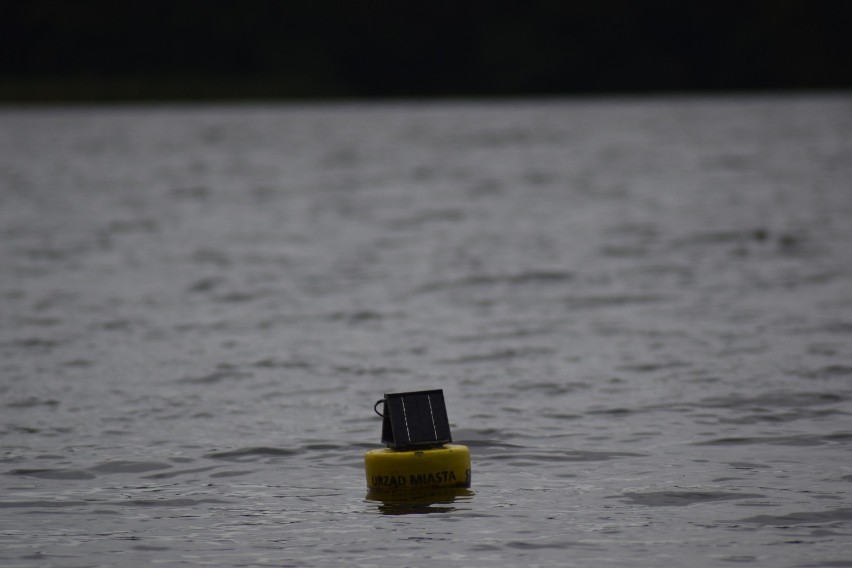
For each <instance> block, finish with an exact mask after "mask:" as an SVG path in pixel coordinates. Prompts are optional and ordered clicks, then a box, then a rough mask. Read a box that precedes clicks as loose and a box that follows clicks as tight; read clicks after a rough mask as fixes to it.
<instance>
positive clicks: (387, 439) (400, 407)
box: [382, 389, 453, 450]
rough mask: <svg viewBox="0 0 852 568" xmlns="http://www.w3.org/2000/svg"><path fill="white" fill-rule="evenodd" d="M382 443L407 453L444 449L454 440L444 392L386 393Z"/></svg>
mask: <svg viewBox="0 0 852 568" xmlns="http://www.w3.org/2000/svg"><path fill="white" fill-rule="evenodd" d="M383 402H384V406H383V412H382V416H383V417H384V421H383V422H382V442H383V443H384V444H387V445H388V446H389V447H391V448H394V449H397V450H404V449H414V448H429V447H434V446H441V445H443V444H446V443H449V442H452V441H453V438H452V436H451V435H450V422H449V419H448V418H447V407H446V404H445V403H444V391H442V390H440V389H438V390H428V391H418V392H402V393H390V394H385V398H384V401H383Z"/></svg>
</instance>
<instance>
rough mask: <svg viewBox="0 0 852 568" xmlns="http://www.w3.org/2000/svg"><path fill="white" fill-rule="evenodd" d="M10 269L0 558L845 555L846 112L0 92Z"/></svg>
mask: <svg viewBox="0 0 852 568" xmlns="http://www.w3.org/2000/svg"><path fill="white" fill-rule="evenodd" d="M0 263H2V267H3V268H2V270H0V401H2V402H0V417H2V418H0V564H2V565H4V566H16V567H26V566H39V567H43V566H61V567H63V568H67V567H89V566H114V565H116V564H120V565H122V566H149V565H152V564H155V563H160V564H166V565H169V566H190V565H191V566H196V565H202V564H205V565H219V566H308V567H313V566H424V567H425V566H438V565H440V566H460V567H461V566H468V567H470V566H473V567H485V566H599V567H618V566H630V567H633V568H635V567H636V566H648V567H652V566H653V567H658V566H684V565H687V564H688V565H690V566H732V565H742V564H746V565H749V564H751V565H756V566H776V567H802V568H803V567H814V566H821V567H825V566H833V567H848V566H852V560H850V559H852V495H850V491H852V405H850V401H852V96H850V95H849V94H848V93H834V94H832V93H826V94H819V93H814V94H774V95H771V94H767V95H751V96H733V95H728V96H723V95H719V96H703V97H699V96H692V97H690V96H670V97H664V96H659V97H646V98H598V99H595V98H580V99H564V100H560V99H553V100H534V99H530V100H494V101H477V100H469V101H466V100H448V101H440V102H417V101H412V102H393V101H390V102H381V103H322V104H321V103H316V104H280V105H279V104H233V105H216V104H208V105H186V106H180V105H174V106H168V105H161V106H145V105H137V106H133V105H128V106H121V105H118V106H78V107H8V106H7V107H3V108H2V109H0ZM424 389H443V391H444V395H445V398H446V401H447V410H448V414H449V419H450V425H451V428H452V435H453V439H454V441H455V442H457V443H461V444H465V445H467V446H469V447H470V450H471V455H472V462H473V467H472V468H473V484H472V487H471V492H470V493H467V494H460V495H452V496H448V497H446V498H441V499H434V500H433V501H434V502H432V501H430V500H428V499H421V500H418V501H416V502H404V501H403V502H395V501H382V500H375V499H372V498H370V499H368V498H367V497H368V496H367V491H366V481H365V475H364V461H363V460H364V458H363V456H364V452H365V451H367V450H369V449H373V448H378V447H381V419H380V418H378V417H377V416H376V415H375V414H374V412H373V405H374V403H375V402H376V401H377V400H378V399H381V398H382V396H383V394H384V393H387V392H405V391H410V390H424Z"/></svg>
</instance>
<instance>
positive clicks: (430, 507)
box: [367, 487, 474, 515]
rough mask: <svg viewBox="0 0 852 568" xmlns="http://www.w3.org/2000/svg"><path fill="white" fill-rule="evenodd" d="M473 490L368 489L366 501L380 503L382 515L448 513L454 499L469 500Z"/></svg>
mask: <svg viewBox="0 0 852 568" xmlns="http://www.w3.org/2000/svg"><path fill="white" fill-rule="evenodd" d="M473 496H474V492H473V491H471V490H470V489H466V488H461V487H453V488H446V489H429V490H422V491H418V490H414V491H368V492H367V501H370V502H375V503H380V504H379V505H378V510H379V512H381V513H382V514H383V515H424V514H429V513H450V512H452V511H455V510H456V508H455V507H453V506H452V505H453V504H454V503H455V502H456V501H460V502H465V501H470V500H471V499H472V498H473Z"/></svg>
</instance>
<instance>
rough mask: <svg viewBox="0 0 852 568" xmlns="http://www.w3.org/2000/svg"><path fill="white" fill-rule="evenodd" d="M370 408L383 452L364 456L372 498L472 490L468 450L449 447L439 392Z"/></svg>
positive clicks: (391, 397)
mask: <svg viewBox="0 0 852 568" xmlns="http://www.w3.org/2000/svg"><path fill="white" fill-rule="evenodd" d="M379 404H382V405H383V411H382V412H379V411H378V410H377V407H378V406H379ZM373 409H374V410H376V414H378V415H379V416H381V417H382V442H384V443H385V444H386V445H387V447H386V448H382V449H378V450H370V451H368V452H367V453H366V454H365V455H364V470H365V472H366V474H367V488H368V489H369V490H370V493H371V494H375V493H385V494H390V493H394V494H397V495H399V494H401V493H407V492H416V493H420V494H422V493H423V491H426V492H434V490H457V489H465V488H468V487H470V474H471V471H470V450H469V449H468V448H467V446H462V445H460V444H453V443H452V441H453V438H452V435H451V434H450V424H449V420H448V418H447V409H446V404H445V403H444V393H443V391H441V390H430V391H418V392H406V393H388V394H385V396H384V399H382V400H379V401H378V402H376V404H375V406H374V407H373Z"/></svg>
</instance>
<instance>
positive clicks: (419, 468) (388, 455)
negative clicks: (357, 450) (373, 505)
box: [364, 444, 471, 491]
mask: <svg viewBox="0 0 852 568" xmlns="http://www.w3.org/2000/svg"><path fill="white" fill-rule="evenodd" d="M364 469H365V471H366V473H367V487H368V489H369V490H370V491H405V490H414V491H418V490H422V489H444V488H452V487H470V476H471V472H470V450H469V449H468V448H467V446H462V445H461V444H445V445H443V446H440V447H437V448H426V449H418V450H394V449H391V448H382V449H378V450H370V451H368V452H367V453H366V454H365V455H364Z"/></svg>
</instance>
